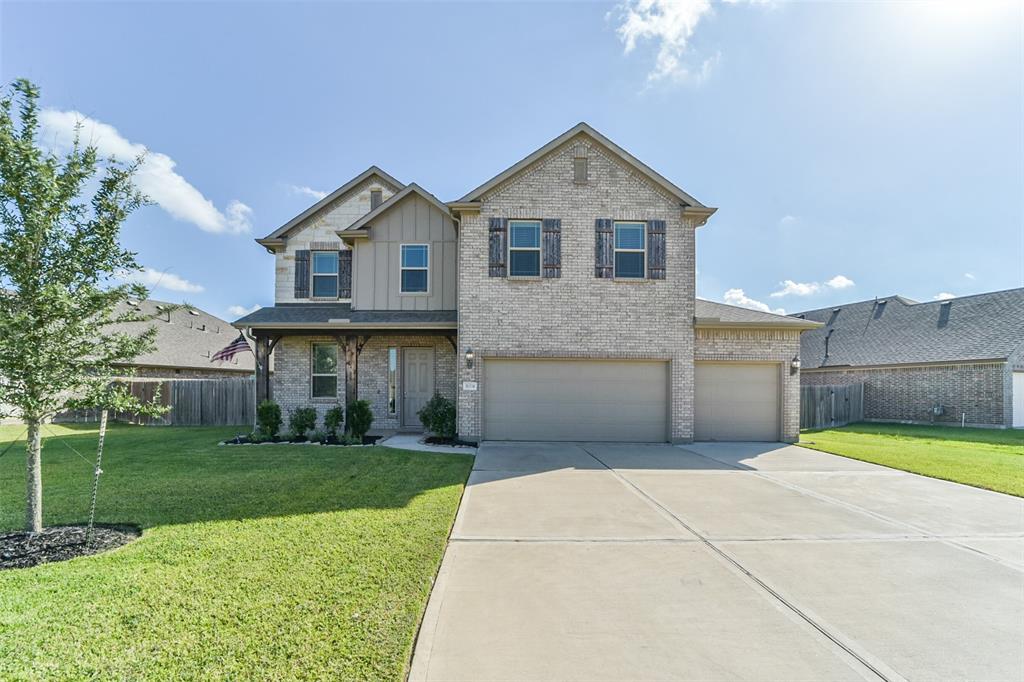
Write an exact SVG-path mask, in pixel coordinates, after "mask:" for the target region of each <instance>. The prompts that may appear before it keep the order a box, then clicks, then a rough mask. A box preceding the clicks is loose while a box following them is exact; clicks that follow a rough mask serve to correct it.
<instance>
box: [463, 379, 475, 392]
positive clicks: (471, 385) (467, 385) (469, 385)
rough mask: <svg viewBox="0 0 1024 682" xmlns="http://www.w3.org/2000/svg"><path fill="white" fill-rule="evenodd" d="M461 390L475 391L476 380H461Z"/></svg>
mask: <svg viewBox="0 0 1024 682" xmlns="http://www.w3.org/2000/svg"><path fill="white" fill-rule="evenodd" d="M462 390H463V391H475V390H476V382H475V381H463V382H462Z"/></svg>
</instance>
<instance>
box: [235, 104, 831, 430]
mask: <svg viewBox="0 0 1024 682" xmlns="http://www.w3.org/2000/svg"><path fill="white" fill-rule="evenodd" d="M715 210H716V209H714V208H710V207H707V206H705V205H704V204H702V203H701V202H699V201H697V200H696V199H694V198H693V197H692V196H690V195H689V194H687V193H686V192H684V191H683V190H681V189H680V188H678V187H677V186H675V185H674V184H672V183H671V182H669V181H668V180H666V179H665V178H664V177H662V176H661V175H659V174H658V173H656V172H655V171H653V170H652V169H650V168H648V167H647V166H646V165H644V164H643V163H641V162H640V161H639V160H637V159H636V158H635V157H633V156H632V155H630V154H629V153H628V152H626V151H625V150H623V149H622V148H620V147H618V146H617V145H615V144H614V143H613V142H611V141H610V140H608V139H607V138H605V137H604V136H603V135H601V134H600V133H598V132H597V131H595V130H594V129H593V128H591V127H590V126H588V125H587V124H585V123H581V124H579V125H577V126H575V127H574V128H572V129H570V130H569V131H567V132H566V133H564V134H563V135H560V136H559V137H557V138H556V139H554V140H552V141H551V142H549V143H548V144H546V145H544V146H543V147H541V148H540V149H538V150H537V151H536V152H534V153H533V154H531V155H529V156H528V157H526V158H525V159H523V160H522V161H520V162H518V163H516V164H515V165H513V166H512V167H510V168H508V169H507V170H505V171H504V172H502V173H500V174H498V175H497V176H495V177H494V178H492V179H491V180H489V181H487V182H486V183H484V184H482V185H480V186H479V187H477V188H476V189H474V190H472V191H470V192H468V193H467V194H466V195H465V196H463V197H462V198H461V199H459V200H457V201H452V202H449V203H442V202H441V201H439V200H437V199H436V198H435V197H434V196H432V195H431V194H430V193H428V192H427V191H425V190H424V189H422V188H421V187H419V186H418V185H416V184H409V185H404V184H402V183H401V182H399V181H397V180H395V179H394V178H393V177H391V176H390V175H388V174H387V173H385V172H384V171H382V170H380V169H379V168H377V167H371V168H370V169H368V170H367V171H365V172H364V173H362V174H360V175H359V176H357V177H356V178H353V179H352V180H351V181H350V182H348V183H346V184H345V185H343V186H342V187H340V188H339V189H338V190H336V191H335V192H333V193H331V194H330V195H329V196H327V197H325V198H324V199H323V200H322V201H320V202H318V203H317V204H315V205H314V206H312V207H311V208H310V209H308V210H307V211H305V212H303V213H302V214H300V215H299V216H296V217H295V218H294V219H292V220H291V221H289V222H288V223H286V224H285V225H283V226H282V227H281V228H279V229H278V230H276V231H274V232H273V233H272V234H270V235H269V236H267V237H266V238H264V239H259V240H257V241H258V242H259V243H260V244H261V245H263V246H264V247H266V248H267V249H268V250H269V251H271V252H272V253H273V254H274V255H275V260H276V268H275V269H276V289H275V291H276V303H275V305H274V307H272V308H263V309H261V310H259V311H257V312H255V313H253V314H251V315H248V316H246V317H244V318H242V319H240V320H238V321H237V322H235V326H237V327H239V328H243V329H248V330H249V332H250V333H251V334H252V335H253V336H254V337H255V338H256V339H257V360H258V364H259V366H260V367H264V366H266V364H267V362H266V359H267V358H268V357H269V355H270V353H273V354H274V358H275V373H274V376H273V379H272V383H271V379H270V378H269V377H268V376H267V375H265V374H263V373H261V372H260V370H259V369H258V370H257V374H258V377H257V379H258V381H257V387H258V388H257V390H258V392H259V397H260V398H262V397H264V396H267V395H272V396H273V398H274V399H275V400H276V401H277V402H279V403H280V404H281V405H282V407H283V408H284V409H285V410H286V411H287V410H290V409H292V408H294V407H297V406H304V405H314V406H316V407H317V408H318V409H319V410H320V411H321V412H322V411H324V410H326V409H327V408H328V407H330V406H333V405H336V404H342V405H344V404H345V403H346V401H348V400H352V399H353V398H356V397H358V398H360V399H366V400H368V401H370V403H371V405H372V407H373V411H374V415H375V422H374V428H375V429H376V430H391V429H396V430H401V429H415V428H418V427H419V421H418V418H417V416H416V412H417V411H418V410H419V409H420V407H421V406H422V405H423V403H425V402H426V401H427V400H428V399H429V398H430V397H431V396H432V395H433V394H434V393H440V394H441V395H444V396H447V397H449V398H451V399H453V400H455V401H456V404H457V408H458V428H459V435H460V436H461V437H462V438H464V439H467V440H477V439H497V440H591V441H655V442H656V441H673V442H687V441H691V440H694V439H701V440H793V439H795V438H796V437H797V433H798V427H799V423H798V420H799V417H798V415H799V347H800V333H801V332H802V331H803V330H805V329H809V328H814V327H816V326H818V324H817V323H814V322H809V321H806V320H798V319H794V318H787V317H782V316H778V315H770V314H766V313H760V312H756V311H750V310H745V309H741V308H735V307H732V306H725V305H722V304H718V303H711V302H708V301H701V300H698V299H696V298H695V291H694V290H695V284H694V281H695V247H694V231H695V230H696V229H697V228H698V227H700V226H701V225H704V223H705V222H706V221H707V220H708V218H709V217H710V216H711V215H712V214H713V213H714V212H715Z"/></svg>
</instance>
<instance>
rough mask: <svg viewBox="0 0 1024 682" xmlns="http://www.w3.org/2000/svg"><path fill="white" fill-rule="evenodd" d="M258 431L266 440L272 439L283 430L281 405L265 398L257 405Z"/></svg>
mask: <svg viewBox="0 0 1024 682" xmlns="http://www.w3.org/2000/svg"><path fill="white" fill-rule="evenodd" d="M256 424H257V426H256V431H257V432H258V433H259V435H260V436H262V437H263V439H264V440H270V439H272V438H273V437H274V436H276V435H277V432H278V431H280V430H281V406H280V405H278V404H277V403H275V402H274V401H273V400H264V401H263V402H262V403H260V404H259V405H258V406H257V407H256Z"/></svg>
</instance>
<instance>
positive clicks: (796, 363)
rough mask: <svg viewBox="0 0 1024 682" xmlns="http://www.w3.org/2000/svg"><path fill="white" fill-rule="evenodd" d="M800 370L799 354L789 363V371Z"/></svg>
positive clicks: (791, 372) (794, 372) (793, 372)
mask: <svg viewBox="0 0 1024 682" xmlns="http://www.w3.org/2000/svg"><path fill="white" fill-rule="evenodd" d="M799 371H800V356H799V355H797V356H794V357H793V360H792V362H790V363H789V373H790V374H796V373H797V372H799Z"/></svg>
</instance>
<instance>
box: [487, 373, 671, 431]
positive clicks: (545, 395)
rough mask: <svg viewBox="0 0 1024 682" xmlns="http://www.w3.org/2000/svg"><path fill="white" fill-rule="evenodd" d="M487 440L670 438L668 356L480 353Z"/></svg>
mask: <svg viewBox="0 0 1024 682" xmlns="http://www.w3.org/2000/svg"><path fill="white" fill-rule="evenodd" d="M483 389H484V395H483V399H484V405H483V411H484V423H483V431H484V438H485V439H487V440H563V441H564V440H589V441H623V442H664V441H666V440H668V395H669V392H668V363H667V362H653V361H652V362H648V361H613V360H575V359H574V360H501V359H493V360H485V361H484V386H483Z"/></svg>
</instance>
